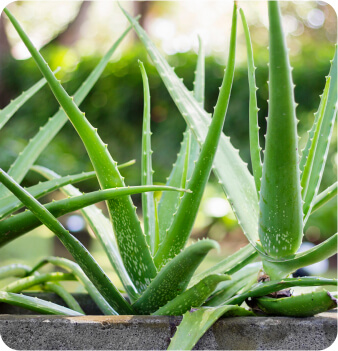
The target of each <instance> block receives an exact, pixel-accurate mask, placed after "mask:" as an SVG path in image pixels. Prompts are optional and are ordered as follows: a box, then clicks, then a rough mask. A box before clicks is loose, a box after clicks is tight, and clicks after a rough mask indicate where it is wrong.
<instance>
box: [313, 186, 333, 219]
mask: <svg viewBox="0 0 338 351" xmlns="http://www.w3.org/2000/svg"><path fill="white" fill-rule="evenodd" d="M337 185H338V182H335V183H334V184H332V185H331V186H329V187H328V188H327V189H325V190H324V191H322V192H321V193H320V194H319V195H317V197H316V200H315V201H314V202H313V206H312V209H311V213H313V212H315V211H317V210H318V208H320V207H322V206H323V205H324V204H326V203H327V202H328V201H330V200H331V199H332V198H334V197H335V196H337Z"/></svg>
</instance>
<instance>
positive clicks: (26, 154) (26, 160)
mask: <svg viewBox="0 0 338 351" xmlns="http://www.w3.org/2000/svg"><path fill="white" fill-rule="evenodd" d="M130 29H131V27H129V28H127V29H126V30H125V31H124V32H123V34H122V35H121V36H120V37H119V38H118V39H117V40H116V42H115V43H114V44H113V45H112V47H111V48H110V49H109V50H108V51H107V53H106V54H105V55H104V56H103V57H102V59H101V60H100V62H99V63H98V65H97V66H96V67H95V68H94V70H93V71H92V72H91V73H90V75H89V76H88V78H87V79H86V80H85V81H84V82H83V84H82V85H81V86H80V88H79V89H78V90H77V91H76V92H75V94H74V101H75V103H76V104H81V102H82V101H83V100H84V99H85V97H86V96H87V95H88V93H89V92H90V90H91V89H92V87H93V86H94V84H95V83H96V82H97V80H98V79H99V77H100V76H101V74H102V72H103V70H104V69H105V67H106V65H107V64H108V62H109V60H110V58H111V56H112V55H113V53H114V52H115V50H116V49H117V47H118V46H119V44H120V43H121V41H122V40H123V39H124V37H125V36H126V35H127V34H128V33H129V31H130ZM67 121H68V118H67V116H66V114H65V113H64V111H62V109H60V110H59V111H58V112H57V113H55V115H54V116H53V117H51V118H50V119H49V120H48V122H47V123H46V124H45V125H44V126H43V127H41V128H40V130H39V131H38V133H37V134H36V135H35V136H34V137H33V138H32V139H31V140H30V141H29V143H28V144H27V146H26V147H25V149H24V150H23V151H22V152H21V153H20V154H19V156H18V157H17V159H16V160H15V161H14V163H13V164H12V165H11V167H10V169H9V171H8V174H9V175H10V176H11V177H12V178H13V179H14V180H16V181H17V182H18V183H20V182H21V181H22V179H23V178H24V176H25V175H26V173H27V172H28V171H29V169H30V167H31V166H32V165H33V164H34V162H35V161H36V159H37V158H38V157H39V155H40V154H41V152H42V151H43V150H44V149H45V148H46V146H47V145H48V144H49V142H50V141H51V140H52V139H53V138H54V137H55V135H56V134H57V133H58V132H59V130H60V129H61V128H62V127H63V126H64V124H65V123H66V122H67ZM8 194H9V191H8V190H7V189H6V188H5V187H3V186H2V185H1V184H0V198H1V197H4V196H6V195H8Z"/></svg>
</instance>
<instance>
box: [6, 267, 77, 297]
mask: <svg viewBox="0 0 338 351" xmlns="http://www.w3.org/2000/svg"><path fill="white" fill-rule="evenodd" d="M60 280H75V277H74V275H73V274H69V273H62V272H53V273H44V274H39V275H32V276H29V277H25V278H21V279H19V280H16V281H14V282H13V283H10V284H8V285H6V286H4V287H2V288H1V289H2V290H3V291H7V292H12V293H19V292H21V291H23V290H26V289H28V288H30V287H32V286H34V285H38V284H41V283H45V282H48V281H60Z"/></svg>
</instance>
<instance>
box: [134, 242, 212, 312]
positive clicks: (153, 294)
mask: <svg viewBox="0 0 338 351" xmlns="http://www.w3.org/2000/svg"><path fill="white" fill-rule="evenodd" d="M217 248H219V245H218V244H217V242H216V241H213V240H208V239H207V240H201V241H198V242H196V243H194V244H192V245H191V246H188V247H187V248H186V249H184V250H183V251H182V252H180V253H179V254H178V255H177V256H176V257H174V258H173V259H172V260H171V261H169V262H168V263H167V264H166V265H165V266H164V267H163V268H162V269H161V270H160V271H159V272H158V274H157V276H156V277H155V278H154V279H153V280H152V282H151V283H150V284H149V286H148V288H147V289H146V290H145V291H144V292H143V294H142V295H141V297H140V298H139V299H138V300H137V301H136V302H135V303H134V304H133V308H134V309H135V310H136V311H137V312H138V313H140V314H149V313H153V312H155V311H156V310H158V309H159V308H160V307H162V306H164V305H165V304H166V303H168V301H170V300H172V299H174V298H175V297H176V296H177V295H179V294H181V293H182V292H184V291H185V289H186V287H187V286H188V284H189V281H190V279H191V277H192V275H193V274H194V272H195V270H196V269H197V267H198V266H199V265H200V263H201V262H202V261H203V259H204V258H205V256H206V255H207V254H208V252H209V251H210V250H212V249H217Z"/></svg>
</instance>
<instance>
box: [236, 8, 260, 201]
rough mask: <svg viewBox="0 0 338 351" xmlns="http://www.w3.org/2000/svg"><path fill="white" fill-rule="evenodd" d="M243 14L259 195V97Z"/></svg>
mask: <svg viewBox="0 0 338 351" xmlns="http://www.w3.org/2000/svg"><path fill="white" fill-rule="evenodd" d="M239 13H240V14H241V18H242V24H243V29H244V35H245V41H246V49H247V55H248V78H249V91H250V99H249V131H250V156H251V163H252V172H253V175H254V178H255V184H256V189H257V193H258V194H259V191H260V188H261V178H262V161H261V150H262V148H261V147H260V145H259V126H258V111H259V108H258V107H257V96H256V91H257V90H258V88H257V86H256V78H255V70H256V67H255V64H254V58H253V52H252V44H251V38H250V32H249V27H248V24H247V22H246V18H245V15H244V12H243V10H242V9H239Z"/></svg>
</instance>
